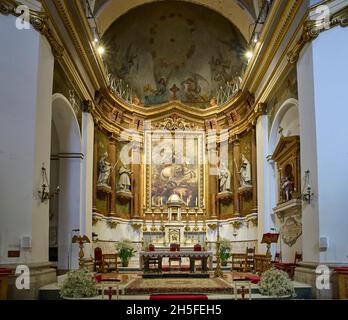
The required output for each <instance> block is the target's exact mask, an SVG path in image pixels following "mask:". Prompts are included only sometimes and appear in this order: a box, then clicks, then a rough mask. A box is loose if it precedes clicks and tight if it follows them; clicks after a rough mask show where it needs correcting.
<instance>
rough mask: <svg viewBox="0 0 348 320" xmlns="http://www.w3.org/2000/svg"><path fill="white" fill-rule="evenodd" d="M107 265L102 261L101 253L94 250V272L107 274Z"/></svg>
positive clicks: (96, 249)
mask: <svg viewBox="0 0 348 320" xmlns="http://www.w3.org/2000/svg"><path fill="white" fill-rule="evenodd" d="M108 268H109V264H108V263H107V262H106V261H104V260H103V251H102V249H101V248H99V247H97V248H95V249H94V270H95V272H102V273H103V272H107V270H108Z"/></svg>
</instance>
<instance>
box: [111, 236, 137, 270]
mask: <svg viewBox="0 0 348 320" xmlns="http://www.w3.org/2000/svg"><path fill="white" fill-rule="evenodd" d="M115 247H116V250H117V253H118V256H119V257H120V259H121V261H122V265H123V266H124V267H127V266H128V263H129V260H130V258H132V257H134V255H135V253H136V250H134V247H133V243H131V242H130V241H128V240H122V241H120V242H117V244H116V246H115Z"/></svg>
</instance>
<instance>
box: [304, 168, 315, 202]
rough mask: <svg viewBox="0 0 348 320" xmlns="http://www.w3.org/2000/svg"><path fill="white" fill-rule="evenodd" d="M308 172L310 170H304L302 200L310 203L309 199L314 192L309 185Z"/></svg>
mask: <svg viewBox="0 0 348 320" xmlns="http://www.w3.org/2000/svg"><path fill="white" fill-rule="evenodd" d="M309 174H310V171H309V170H306V171H305V177H304V189H303V191H302V199H303V200H304V201H306V202H308V204H310V203H311V199H312V198H313V196H314V193H313V192H312V187H311V185H310V181H309Z"/></svg>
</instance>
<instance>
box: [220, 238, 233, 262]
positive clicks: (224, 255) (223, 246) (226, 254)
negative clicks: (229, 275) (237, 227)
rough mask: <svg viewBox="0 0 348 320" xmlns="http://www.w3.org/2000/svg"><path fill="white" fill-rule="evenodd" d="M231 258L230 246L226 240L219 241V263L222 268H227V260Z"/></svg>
mask: <svg viewBox="0 0 348 320" xmlns="http://www.w3.org/2000/svg"><path fill="white" fill-rule="evenodd" d="M230 257H231V245H230V242H229V241H228V240H221V243H220V261H221V265H222V266H224V267H225V266H227V260H228V259H229V258H230Z"/></svg>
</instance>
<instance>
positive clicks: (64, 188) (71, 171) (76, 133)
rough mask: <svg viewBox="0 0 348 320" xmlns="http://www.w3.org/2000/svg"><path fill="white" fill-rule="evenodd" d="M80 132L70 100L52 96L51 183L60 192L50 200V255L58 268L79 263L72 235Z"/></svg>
mask: <svg viewBox="0 0 348 320" xmlns="http://www.w3.org/2000/svg"><path fill="white" fill-rule="evenodd" d="M82 159H83V155H82V154H81V133H80V128H79V123H78V121H77V118H76V115H75V112H74V110H73V108H72V106H71V104H70V102H69V101H68V100H67V99H66V98H65V97H64V96H63V95H62V94H59V93H57V94H54V95H53V98H52V129H51V173H50V181H51V187H52V188H54V187H55V185H59V187H60V193H59V196H58V197H57V198H56V199H52V200H51V201H50V259H51V260H56V261H55V262H56V264H57V269H58V270H68V269H71V268H76V267H77V266H78V261H77V248H76V246H72V244H71V238H72V236H73V235H74V234H75V233H78V231H79V228H80V216H81V181H82V178H81V173H82V171H81V170H82Z"/></svg>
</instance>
